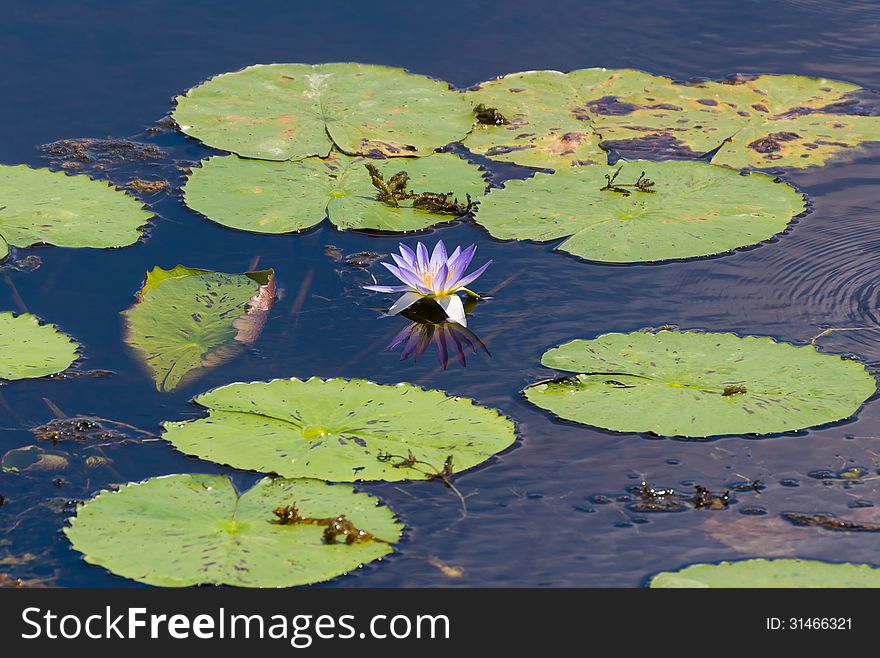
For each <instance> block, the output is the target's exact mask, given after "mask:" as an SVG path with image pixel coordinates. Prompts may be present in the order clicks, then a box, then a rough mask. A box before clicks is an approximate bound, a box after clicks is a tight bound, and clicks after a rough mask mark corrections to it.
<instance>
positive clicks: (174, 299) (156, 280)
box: [123, 265, 275, 391]
mask: <svg viewBox="0 0 880 658" xmlns="http://www.w3.org/2000/svg"><path fill="white" fill-rule="evenodd" d="M274 299H275V273H274V272H273V271H272V270H264V271H261V272H247V273H245V274H223V273H220V272H210V271H208V270H198V269H192V268H189V267H184V266H183V265H178V266H177V267H175V268H174V269H172V270H163V269H162V268H160V267H156V268H154V269H153V270H152V271H151V272H148V273H147V276H146V279H145V281H144V285H143V288H141V291H140V293H139V294H138V297H137V301H136V302H135V304H134V305H133V306H132V307H131V308H129V309H128V310H127V311H123V316H124V317H125V320H126V325H127V331H126V334H125V342H127V343H128V344H129V345H131V347H132V348H134V351H135V353H136V354H137V355H138V357H140V359H141V360H142V361H143V363H144V364H145V365H146V367H147V369H148V370H149V371H150V374H151V375H152V377H153V379H154V381H155V382H156V388H157V389H158V390H160V391H170V390H172V389H174V388H177V387H178V386H179V385H180V384H181V383H182V382H186V383H189V382H191V381H193V380H194V379H195V378H196V377H197V376H199V375H201V374H202V373H203V372H204V370H205V369H206V368H210V367H214V366H218V365H220V364H222V363H225V362H226V361H229V360H230V359H232V358H234V357H235V356H237V355H238V353H239V352H240V351H241V349H242V348H243V347H244V346H246V345H253V343H255V342H256V340H257V338H258V337H259V336H260V333H261V332H262V330H263V326H264V325H265V323H266V318H267V316H268V314H269V309H271V308H272V303H273V301H274Z"/></svg>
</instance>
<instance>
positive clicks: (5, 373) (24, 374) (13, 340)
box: [0, 313, 79, 379]
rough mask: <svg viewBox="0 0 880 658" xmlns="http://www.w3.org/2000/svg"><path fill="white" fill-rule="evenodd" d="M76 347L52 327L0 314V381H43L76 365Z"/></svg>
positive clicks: (24, 317)
mask: <svg viewBox="0 0 880 658" xmlns="http://www.w3.org/2000/svg"><path fill="white" fill-rule="evenodd" d="M78 347H79V346H78V345H77V344H76V343H75V342H73V340H71V338H70V337H69V336H67V335H66V334H63V333H61V332H60V331H58V329H56V328H55V327H54V326H53V325H51V324H40V321H39V319H37V318H36V317H35V316H33V315H29V314H27V313H24V314H22V315H18V316H16V315H13V314H12V313H0V353H2V354H3V357H2V358H0V379H25V378H30V377H45V376H46V375H54V374H57V373H59V372H62V371H63V370H66V369H67V368H68V367H70V365H71V364H72V363H73V362H74V361H76V357H77V355H76V351H77V349H78Z"/></svg>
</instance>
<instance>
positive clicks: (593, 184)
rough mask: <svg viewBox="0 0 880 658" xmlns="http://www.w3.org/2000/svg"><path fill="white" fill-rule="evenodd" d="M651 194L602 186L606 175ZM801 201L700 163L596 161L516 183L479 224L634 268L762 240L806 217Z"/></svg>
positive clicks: (495, 194)
mask: <svg viewBox="0 0 880 658" xmlns="http://www.w3.org/2000/svg"><path fill="white" fill-rule="evenodd" d="M618 169H620V173H619V174H618V175H617V178H616V179H615V184H616V185H620V184H626V185H634V184H635V183H636V182H637V181H638V179H639V177H640V175H641V174H642V173H643V172H644V176H645V177H646V178H648V179H650V180H651V181H653V183H654V184H653V186H652V187H650V188H647V189H649V190H651V191H640V190H638V189H636V188H634V187H627V188H621V189H623V190H625V192H628V195H627V194H626V193H625V192H620V191H614V190H608V189H605V190H603V189H602V188H603V187H605V186H606V184H607V180H606V178H605V177H606V176H613V175H614V173H615V172H616V171H617V170H618ZM805 208H806V206H805V203H804V197H803V195H802V194H801V193H800V192H798V191H797V190H795V189H794V188H793V187H791V186H790V185H788V184H786V183H782V182H777V181H776V179H773V178H771V177H769V176H767V175H765V174H761V173H757V172H756V173H752V174H749V175H747V176H743V175H740V173H739V172H737V171H734V170H732V169H728V168H726V167H717V166H713V165H710V164H705V163H701V162H686V161H667V162H646V161H641V160H636V161H633V162H626V163H618V164H617V165H615V166H614V167H609V166H606V165H592V166H588V167H577V168H574V169H566V170H562V171H558V172H556V173H555V174H537V175H536V176H534V177H533V178H531V179H527V180H511V181H508V182H507V183H505V186H504V188H503V189H500V190H493V191H492V192H490V193H489V194H487V195H486V198H485V199H483V200H482V201H481V203H480V207H479V211H478V213H477V222H478V223H479V224H482V225H483V226H484V227H486V229H487V230H488V231H489V233H491V234H492V235H493V236H494V237H496V238H500V239H502V240H510V239H515V240H535V241H538V242H544V241H549V240H558V239H561V238H565V237H567V238H568V239H567V240H565V241H564V242H563V243H562V244H560V245H559V246H558V247H557V249H558V250H559V251H565V252H568V253H571V254H574V255H575V256H580V257H581V258H586V259H588V260H594V261H602V262H610V263H635V262H654V261H662V260H672V259H680V258H692V257H695V256H709V255H713V254H721V253H724V252H728V251H731V250H733V249H736V248H738V247H744V246H748V245H753V244H757V243H759V242H762V241H764V240H768V239H769V238H771V237H773V236H774V235H776V234H777V233H780V232H782V231H784V230H785V228H786V227H787V226H788V223H789V222H790V221H791V220H792V218H793V217H795V216H796V215H798V214H800V213H802V212H804V210H805Z"/></svg>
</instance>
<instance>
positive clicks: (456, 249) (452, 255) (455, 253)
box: [446, 247, 461, 265]
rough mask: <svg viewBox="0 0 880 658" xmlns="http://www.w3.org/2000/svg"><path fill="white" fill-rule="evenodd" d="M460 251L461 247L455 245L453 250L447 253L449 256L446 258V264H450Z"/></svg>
mask: <svg viewBox="0 0 880 658" xmlns="http://www.w3.org/2000/svg"><path fill="white" fill-rule="evenodd" d="M460 253H461V247H456V248H455V251H453V252H452V253H451V254H449V258H447V259H446V264H447V265H452V263H454V262H455V259H456V258H458V255H459V254H460Z"/></svg>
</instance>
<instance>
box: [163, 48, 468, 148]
mask: <svg viewBox="0 0 880 658" xmlns="http://www.w3.org/2000/svg"><path fill="white" fill-rule="evenodd" d="M172 116H173V118H174V120H175V121H176V122H177V123H178V125H179V126H180V129H181V130H182V131H183V132H185V133H186V134H187V135H190V136H192V137H195V138H197V139H199V140H201V141H202V142H204V143H205V144H207V145H208V146H213V147H215V148H218V149H222V150H224V151H232V152H233V153H237V154H238V155H242V156H245V157H248V158H260V159H263V160H291V159H299V158H305V157H308V156H313V155H316V156H321V157H324V156H327V155H328V154H329V153H330V150H331V148H332V147H333V146H334V145H336V146H337V147H338V148H339V149H340V150H342V151H344V152H345V153H351V154H361V155H371V156H388V157H391V156H414V155H427V154H428V153H431V152H432V151H434V149H436V148H439V147H441V146H445V145H446V144H448V143H450V142H454V141H456V140H459V139H461V138H462V137H464V135H465V134H467V132H468V131H469V130H470V128H471V124H472V123H473V120H474V117H473V114H472V112H471V108H470V106H469V105H468V104H467V102H466V101H465V99H464V98H463V96H462V94H460V93H458V92H456V91H453V90H451V89H450V88H449V85H448V84H447V83H445V82H440V81H438V80H432V79H431V78H428V77H425V76H422V75H415V74H412V73H407V72H406V71H405V70H403V69H398V68H388V67H385V66H373V65H368V64H354V63H341V64H317V65H310V64H269V65H263V64H259V65H256V66H250V67H248V68H246V69H244V70H242V71H237V72H235V73H224V74H222V75H218V76H216V77H214V78H212V79H210V80H208V81H207V82H205V83H203V84H201V85H199V86H198V87H194V88H193V89H190V90H189V91H188V92H187V93H186V94H185V95H183V96H179V97H178V98H177V108H176V109H175V110H174V113H173V115H172Z"/></svg>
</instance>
